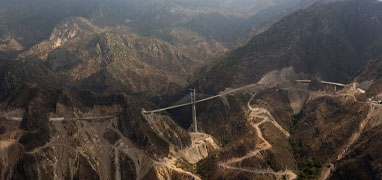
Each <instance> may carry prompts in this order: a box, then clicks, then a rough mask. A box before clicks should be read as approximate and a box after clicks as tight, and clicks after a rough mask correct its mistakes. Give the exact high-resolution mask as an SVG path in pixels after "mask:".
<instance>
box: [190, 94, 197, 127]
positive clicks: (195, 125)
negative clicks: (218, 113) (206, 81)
mask: <svg viewBox="0 0 382 180" xmlns="http://www.w3.org/2000/svg"><path fill="white" fill-rule="evenodd" d="M191 102H192V122H193V124H194V131H195V132H198V124H197V122H196V90H195V89H193V90H192V92H191Z"/></svg>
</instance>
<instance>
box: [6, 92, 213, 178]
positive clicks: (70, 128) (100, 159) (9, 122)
mask: <svg viewBox="0 0 382 180" xmlns="http://www.w3.org/2000/svg"><path fill="white" fill-rule="evenodd" d="M143 107H145V108H153V107H154V106H153V105H152V104H150V103H148V102H145V101H142V100H139V99H136V98H134V97H129V96H126V95H122V94H116V95H110V96H107V97H106V96H98V95H95V94H94V93H91V92H78V93H74V92H70V91H66V90H63V91H62V90H59V91H56V90H50V89H45V88H40V87H38V86H31V85H26V86H24V87H23V88H21V90H19V91H18V93H15V94H13V95H12V96H11V97H9V98H8V100H7V101H5V102H3V103H2V109H1V116H0V119H1V135H0V145H1V146H0V151H1V152H2V153H1V156H0V167H1V179H56V178H59V179H121V178H122V179H124V178H128V179H142V178H143V177H147V176H150V177H153V178H157V179H161V178H162V176H164V177H167V176H168V177H174V178H175V179H182V178H181V177H182V176H184V175H185V176H190V177H194V176H195V175H193V174H192V173H190V172H188V171H186V170H182V169H181V168H178V167H177V164H175V163H171V162H167V160H165V159H164V158H165V157H166V158H169V157H171V158H173V159H174V162H176V161H177V159H180V158H181V157H182V156H178V155H177V152H182V153H183V154H188V153H187V152H188V151H187V150H186V149H187V148H192V147H193V146H195V145H194V144H192V141H194V139H195V138H191V137H190V135H189V133H188V132H186V131H184V130H183V129H181V128H179V127H178V126H177V125H176V123H174V122H173V121H172V119H171V118H169V117H166V116H158V117H155V119H153V120H150V119H149V118H147V117H144V116H143V115H142V114H141V110H142V108H143ZM108 116H110V117H108ZM61 117H64V118H65V119H64V120H62V119H61ZM15 118H16V119H15ZM17 118H20V119H22V121H17ZM205 138H208V137H205ZM191 139H193V140H191ZM202 144H205V146H206V147H209V146H211V145H210V144H212V145H214V143H213V140H212V142H211V140H210V141H206V142H203V143H201V144H198V145H202ZM214 148H217V147H216V144H215V145H214V146H212V148H209V149H207V150H202V151H200V152H199V151H197V152H195V153H196V156H197V157H206V156H208V154H209V153H210V152H211V151H212V150H213V149H214ZM201 149H203V148H201ZM191 159H192V158H191ZM194 160H196V161H198V160H199V159H198V158H194ZM190 161H191V160H190ZM186 162H187V163H188V161H186ZM191 163H195V162H192V161H191ZM156 171H161V173H160V174H157V173H153V172H156ZM162 171H163V172H162Z"/></svg>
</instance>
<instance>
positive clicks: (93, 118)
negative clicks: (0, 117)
mask: <svg viewBox="0 0 382 180" xmlns="http://www.w3.org/2000/svg"><path fill="white" fill-rule="evenodd" d="M295 81H296V82H300V83H312V80H295ZM319 82H320V83H322V84H328V85H334V86H341V87H345V86H346V85H345V84H341V83H336V82H330V81H319ZM255 85H260V84H251V85H247V86H243V87H239V88H237V89H228V90H227V91H223V93H220V94H218V95H215V96H211V97H208V98H205V99H201V100H198V101H195V103H201V102H204V101H208V100H212V99H215V98H218V97H221V96H224V95H227V94H231V93H234V92H236V91H238V90H243V89H247V88H252V87H254V86H255ZM192 104H193V102H189V103H184V104H179V105H175V106H169V107H165V108H161V109H156V110H152V111H146V110H143V111H142V113H144V114H151V113H157V112H162V111H166V110H169V109H174V108H178V107H183V106H189V105H192ZM114 117H116V116H104V117H85V118H64V117H58V118H49V121H64V120H88V121H89V120H101V119H110V118H114ZM6 119H7V120H9V121H22V118H20V117H8V118H6Z"/></svg>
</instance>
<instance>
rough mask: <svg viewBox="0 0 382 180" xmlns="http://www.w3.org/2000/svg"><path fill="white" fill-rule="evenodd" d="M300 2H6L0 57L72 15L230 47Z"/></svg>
mask: <svg viewBox="0 0 382 180" xmlns="http://www.w3.org/2000/svg"><path fill="white" fill-rule="evenodd" d="M298 2H299V1H297V0H296V1H295V0H283V1H270V0H262V1H249V0H244V1H241V2H239V3H238V2H237V1H232V0H227V1H200V0H192V1H184V0H170V1H157V0H144V1H136V0H128V1H124V0H113V1H105V0H96V1H89V0H81V1H74V0H69V1H62V0H60V1H57V2H51V1H48V0H37V1H34V2H29V1H25V0H24V1H17V3H16V2H14V1H10V0H4V1H2V2H0V20H1V21H0V53H1V54H0V55H2V58H5V57H7V58H9V57H14V56H15V55H17V54H18V53H20V52H21V51H23V50H27V49H29V48H30V47H32V46H33V45H35V44H37V43H39V42H41V41H43V40H44V39H47V38H48V37H49V35H50V33H51V31H52V30H53V29H54V27H55V25H56V24H58V23H59V22H60V21H62V20H63V19H65V18H67V17H70V16H79V17H84V18H87V19H89V20H90V21H91V22H92V23H93V24H95V25H97V26H101V27H106V26H108V27H115V26H128V27H130V28H131V29H132V30H133V31H134V32H136V33H139V34H140V35H144V36H155V35H156V34H157V31H162V30H165V29H167V28H169V27H171V28H186V29H187V30H188V31H193V33H197V34H199V35H200V36H202V37H203V38H207V39H212V40H214V41H217V42H219V43H220V44H224V45H225V46H227V47H228V46H230V47H231V46H232V45H233V44H236V43H235V42H234V40H235V39H237V38H238V36H239V35H240V34H242V33H244V32H246V31H247V30H249V29H250V28H251V27H252V26H254V25H256V26H257V25H259V24H261V23H262V22H264V21H267V20H268V19H271V18H272V17H273V16H276V15H279V14H280V13H281V12H283V11H284V10H287V9H290V8H292V9H293V8H295V7H297V8H300V7H299V6H298ZM274 7H275V8H274ZM268 9H269V10H268ZM291 12H292V11H291ZM258 14H260V15H259V16H258ZM281 14H282V13H281ZM211 25H213V26H211ZM222 29H224V31H222ZM245 34H246V33H245ZM207 43H208V41H207Z"/></svg>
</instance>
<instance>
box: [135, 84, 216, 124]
mask: <svg viewBox="0 0 382 180" xmlns="http://www.w3.org/2000/svg"><path fill="white" fill-rule="evenodd" d="M221 96H222V95H220V94H219V95H215V96H213V95H207V94H199V93H196V90H195V89H192V91H191V94H190V95H189V96H185V97H183V98H182V99H181V100H179V101H178V102H176V103H175V105H172V106H169V107H165V108H161V109H156V110H152V111H146V110H145V109H143V111H142V113H143V114H146V115H149V114H154V113H159V112H163V111H167V110H169V109H175V108H179V107H184V106H190V105H191V106H192V123H193V129H194V131H195V132H198V124H197V121H196V104H198V103H201V102H205V101H209V100H212V99H215V98H218V97H221ZM187 99H188V100H187ZM188 101H189V102H188Z"/></svg>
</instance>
